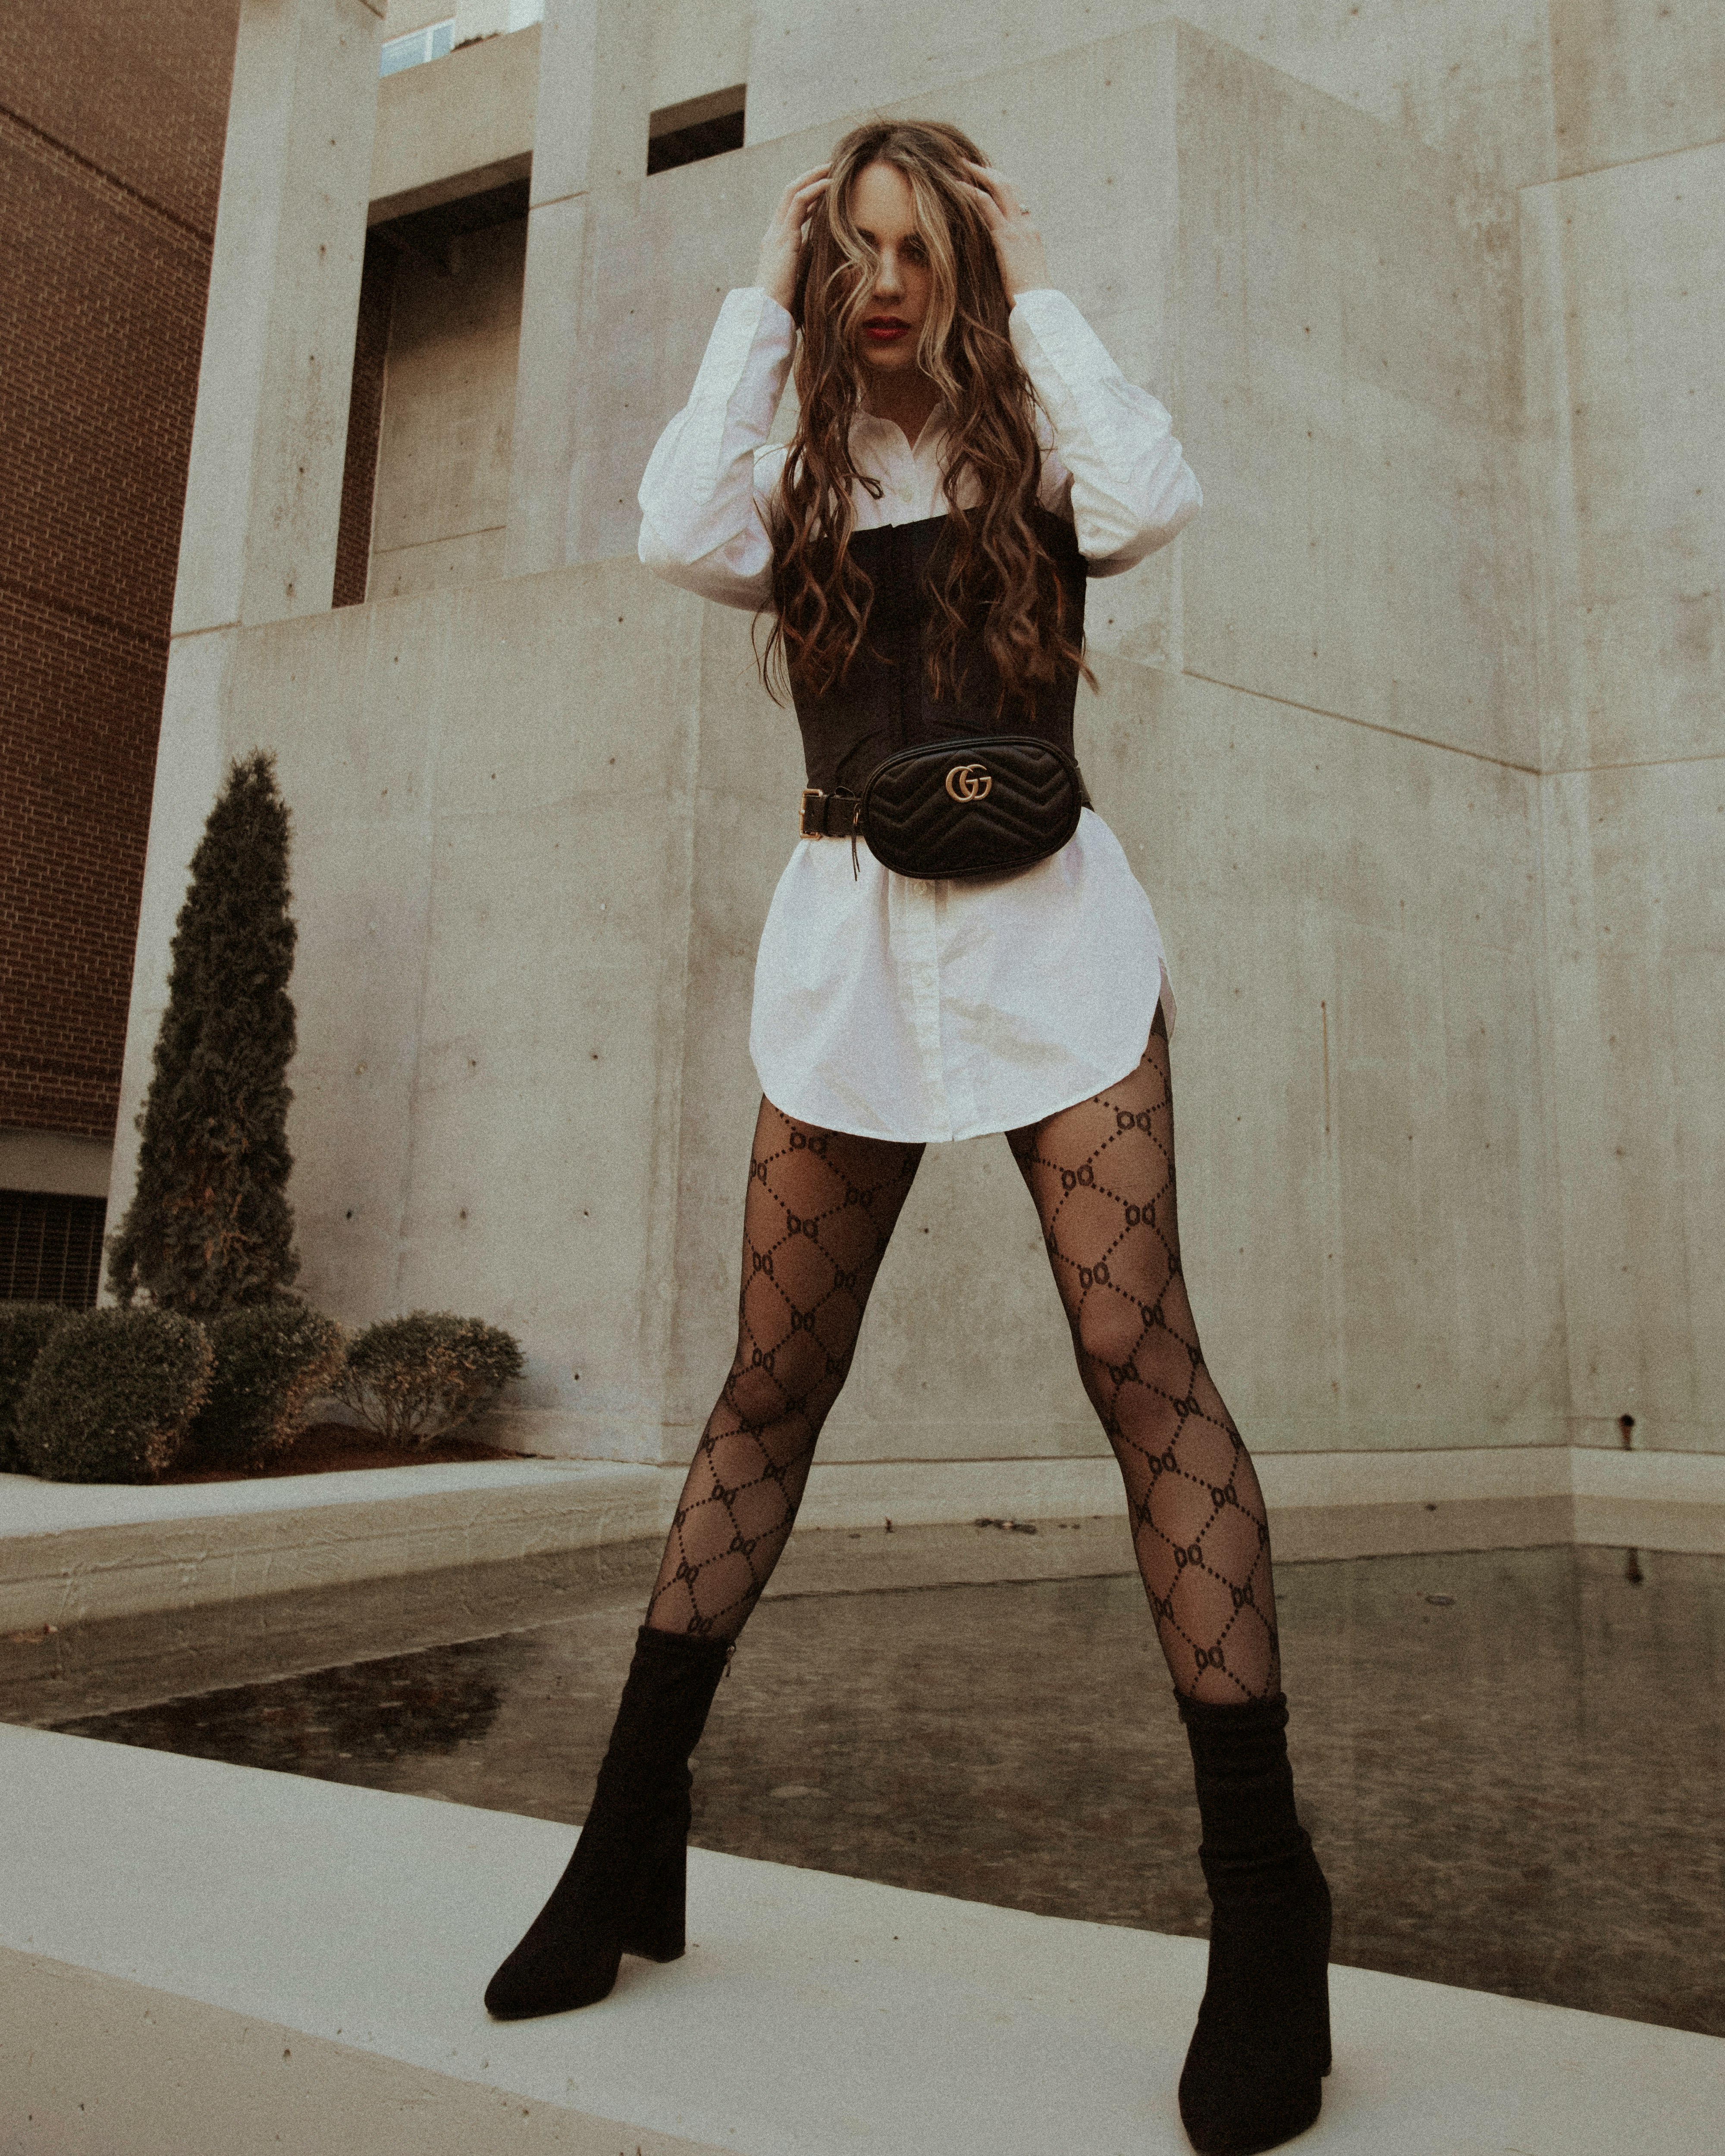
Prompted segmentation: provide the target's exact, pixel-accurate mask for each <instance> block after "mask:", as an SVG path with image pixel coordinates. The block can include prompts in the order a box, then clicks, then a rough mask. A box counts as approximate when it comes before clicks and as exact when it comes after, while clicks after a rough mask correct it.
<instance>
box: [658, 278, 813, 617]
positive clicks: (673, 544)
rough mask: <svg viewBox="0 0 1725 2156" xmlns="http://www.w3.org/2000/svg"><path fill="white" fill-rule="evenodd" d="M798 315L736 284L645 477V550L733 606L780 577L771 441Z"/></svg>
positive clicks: (678, 579)
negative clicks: (772, 521) (772, 522)
mask: <svg viewBox="0 0 1725 2156" xmlns="http://www.w3.org/2000/svg"><path fill="white" fill-rule="evenodd" d="M795 336H796V329H795V325H794V324H793V322H792V321H791V318H790V316H788V314H787V313H786V312H785V311H784V309H783V307H782V306H780V305H779V304H778V301H777V300H773V299H769V298H768V295H767V294H766V293H765V292H763V291H762V290H761V289H760V288H759V286H757V285H748V286H745V287H743V288H742V290H737V291H735V292H731V293H728V294H727V295H726V299H725V304H724V305H723V306H721V308H720V310H719V319H718V320H717V321H716V322H715V323H714V325H713V333H712V335H711V336H710V337H709V338H708V340H707V346H706V355H705V357H703V358H702V360H701V372H699V373H698V374H697V375H696V377H695V387H694V388H693V390H692V391H691V393H690V397H689V402H688V403H686V404H685V406H684V407H683V408H682V410H681V411H680V412H679V413H678V414H677V416H676V417H675V419H673V420H672V421H671V423H670V425H669V426H668V427H667V428H666V429H665V432H664V433H663V434H661V435H660V438H659V439H658V442H657V443H656V444H655V447H654V450H653V454H652V455H651V456H650V457H649V459H647V470H646V472H645V474H644V476H643V478H642V480H641V485H640V491H639V495H638V497H637V498H638V500H639V502H640V505H641V536H640V544H639V552H640V557H641V559H642V561H643V562H645V563H646V565H647V567H649V569H651V570H653V571H654V572H655V574H656V575H659V576H661V577H665V580H666V581H667V583H673V584H680V585H682V586H683V588H685V590H687V591H691V592H699V593H701V597H702V598H709V599H717V600H719V601H720V602H721V603H722V604H724V605H726V606H737V607H748V608H755V607H757V606H759V605H761V604H762V603H763V601H765V600H766V598H768V596H769V594H770V593H771V590H772V583H773V547H772V542H771V541H770V540H769V538H768V531H767V515H768V510H769V508H770V506H771V503H772V500H773V490H774V488H775V487H776V486H777V485H778V474H779V470H780V468H781V467H782V465H783V462H784V452H783V449H781V448H778V447H775V446H773V445H772V444H768V439H767V437H768V434H769V433H770V432H771V430H772V427H773V417H774V415H775V413H777V412H778V400H779V398H780V397H781V396H782V395H783V391H784V384H785V377H786V375H787V374H788V372H789V370H790V363H791V346H792V344H793V341H794V338H795Z"/></svg>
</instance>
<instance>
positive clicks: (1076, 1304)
mask: <svg viewBox="0 0 1725 2156" xmlns="http://www.w3.org/2000/svg"><path fill="white" fill-rule="evenodd" d="M1010 1142H1011V1146H1012V1150H1013V1155H1014V1158H1015V1159H1016V1160H1017V1162H1018V1164H1019V1171H1020V1173H1022V1174H1023V1176H1024V1181H1025V1183H1027V1184H1028V1185H1029V1190H1030V1194H1031V1196H1032V1197H1033V1198H1034V1199H1035V1201H1036V1209H1037V1212H1038V1214H1040V1218H1041V1221H1042V1232H1043V1240H1044V1242H1045V1245H1046V1246H1047V1250H1048V1255H1049V1260H1050V1264H1051V1265H1053V1267H1054V1271H1055V1281H1056V1283H1057V1285H1058V1286H1059V1288H1060V1299H1061V1301H1063V1303H1064V1304H1065V1310H1066V1317H1067V1322H1069V1323H1070V1326H1071V1328H1072V1340H1073V1345H1074V1346H1075V1347H1076V1349H1077V1352H1078V1367H1079V1373H1080V1375H1081V1377H1082V1378H1083V1380H1084V1385H1085V1389H1086V1392H1087V1393H1088V1394H1089V1395H1090V1398H1091V1404H1093V1405H1094V1407H1095V1409H1096V1413H1097V1414H1098V1415H1099V1416H1101V1422H1102V1427H1103V1429H1104V1430H1106V1432H1107V1434H1108V1441H1109V1443H1110V1444H1111V1445H1112V1447H1113V1449H1114V1456H1115V1458H1116V1459H1117V1460H1118V1462H1119V1463H1120V1470H1121V1473H1122V1476H1124V1478H1125V1481H1126V1491H1127V1507H1128V1509H1129V1511H1130V1513H1131V1517H1132V1542H1133V1546H1134V1548H1135V1550H1136V1552H1137V1560H1138V1570H1139V1572H1140V1573H1141V1574H1142V1578H1143V1581H1144V1587H1145V1591H1146V1593H1147V1594H1148V1596H1149V1598H1150V1606H1151V1608H1152V1609H1153V1611H1154V1613H1155V1617H1156V1628H1157V1630H1158V1634H1159V1635H1161V1640H1162V1645H1163V1653H1164V1654H1165V1655H1167V1657H1168V1667H1169V1669H1170V1670H1171V1671H1173V1678H1174V1682H1175V1685H1176V1686H1177V1687H1178V1689H1179V1690H1180V1691H1183V1692H1185V1693H1187V1694H1188V1695H1189V1696H1190V1697H1193V1698H1195V1699H1202V1700H1208V1701H1211V1702H1218V1703H1225V1702H1228V1701H1230V1700H1242V1699H1264V1698H1268V1697H1271V1696H1272V1695H1273V1694H1274V1693H1276V1692H1277V1691H1280V1690H1281V1665H1280V1658H1279V1655H1278V1651H1277V1645H1276V1595H1275V1590H1274V1588H1273V1586H1272V1584H1271V1568H1270V1526H1269V1521H1268V1518H1267V1517H1266V1512H1265V1509H1264V1498H1263V1493H1262V1491H1260V1489H1259V1486H1258V1478H1257V1475H1256V1473H1255V1471H1254V1469H1253V1467H1252V1463H1251V1460H1250V1457H1249V1455H1247V1452H1246V1450H1245V1445H1243V1444H1242V1443H1241V1442H1240V1432H1239V1431H1238V1430H1236V1429H1235V1424H1234V1418H1233V1417H1232V1416H1231V1415H1230V1414H1229V1412H1228V1409H1227V1408H1226V1407H1225V1406H1224V1404H1223V1401H1222V1396H1221V1394H1219V1392H1218V1391H1217V1390H1216V1388H1215V1385H1214V1382H1213V1381H1212V1379H1211V1377H1210V1374H1209V1371H1208V1370H1207V1369H1206V1368H1205V1367H1204V1355H1203V1351H1202V1349H1201V1348H1200V1347H1199V1338H1198V1330H1197V1327H1196V1326H1195V1324H1194V1322H1193V1317H1192V1306H1191V1303H1190V1301H1189V1300H1188V1298H1187V1294H1186V1283H1185V1281H1184V1279H1183V1277H1182V1275H1181V1271H1180V1238H1179V1229H1178V1221H1177V1217H1176V1212H1175V1205H1174V1137H1173V1091H1172V1088H1171V1086H1170V1083H1169V1074H1168V1036H1167V1034H1166V1032H1165V1031H1164V1029H1163V1022H1162V1018H1161V1014H1160V1013H1158V1016H1157V1022H1156V1029H1155V1030H1154V1031H1153V1033H1152V1034H1151V1037H1150V1044H1149V1047H1148V1049H1147V1051H1146V1054H1145V1056H1144V1060H1143V1061H1142V1063H1141V1064H1139V1065H1138V1067H1137V1070H1134V1071H1132V1073H1131V1074H1130V1075H1128V1076H1127V1077H1126V1078H1123V1079H1122V1081H1121V1082H1120V1083H1119V1084H1118V1085H1117V1086H1110V1087H1109V1088H1108V1090H1107V1091H1106V1092H1103V1093H1099V1094H1098V1095H1097V1096H1096V1098H1095V1099H1094V1100H1091V1101H1083V1102H1081V1104H1080V1105H1079V1106H1077V1107H1076V1108H1066V1109H1063V1110H1062V1111H1060V1113H1059V1114H1058V1115H1055V1116H1050V1117H1049V1118H1048V1119H1047V1121H1046V1122H1042V1123H1040V1124H1037V1125H1035V1126H1034V1127H1032V1128H1030V1129H1028V1130H1022V1131H1014V1132H1011V1133H1010Z"/></svg>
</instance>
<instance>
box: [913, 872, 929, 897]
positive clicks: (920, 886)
mask: <svg viewBox="0 0 1725 2156" xmlns="http://www.w3.org/2000/svg"><path fill="white" fill-rule="evenodd" d="M927 889H928V885H927V884H926V883H924V882H923V880H922V878H921V877H920V876H919V877H918V878H917V879H916V882H915V883H913V884H912V885H911V890H912V891H922V892H924V893H927Z"/></svg>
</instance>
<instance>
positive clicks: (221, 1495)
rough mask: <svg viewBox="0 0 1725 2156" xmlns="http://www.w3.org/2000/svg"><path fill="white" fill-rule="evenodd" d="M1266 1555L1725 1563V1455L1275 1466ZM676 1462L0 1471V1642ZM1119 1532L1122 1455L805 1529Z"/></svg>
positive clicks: (459, 1540)
mask: <svg viewBox="0 0 1725 2156" xmlns="http://www.w3.org/2000/svg"><path fill="white" fill-rule="evenodd" d="M1258 1467H1259V1471H1260V1475H1261V1476H1262V1479H1263V1483H1264V1490H1265V1494H1266V1497H1267V1499H1268V1501H1269V1503H1270V1507H1271V1520H1272V1523H1273V1525H1274V1527H1275V1531H1276V1554H1277V1556H1278V1557H1280V1558H1282V1559H1283V1560H1284V1561H1285V1562H1294V1563H1298V1562H1300V1561H1301V1560H1302V1559H1312V1558H1350V1557H1377V1556H1390V1555H1405V1554H1412V1553H1418V1552H1421V1551H1428V1550H1461V1549H1531V1548H1540V1547H1543V1546H1547V1545H1550V1544H1553V1543H1571V1542H1574V1543H1600V1544H1607V1545H1615V1546H1619V1547H1623V1546H1634V1547H1637V1548H1643V1549H1664V1550H1688V1551H1698V1552H1710V1553H1725V1457H1716V1456H1713V1455H1701V1454H1692V1453H1627V1452H1614V1451H1603V1450H1588V1449H1581V1448H1571V1447H1567V1446H1546V1447H1507V1448H1500V1447H1491V1446H1478V1447H1475V1448H1472V1449H1466V1448H1458V1449H1455V1450H1445V1451H1435V1452H1424V1453H1369V1452H1368V1453H1303V1454H1301V1453H1281V1454H1266V1455H1263V1456H1262V1457H1260V1460H1259V1461H1258ZM681 1484H682V1470H681V1469H680V1468H671V1467H648V1466H630V1465H627V1464H624V1463H623V1462H621V1461H616V1460H527V1459H522V1460H475V1461H461V1462H455V1463H450V1464H445V1465H439V1466H401V1467H387V1468H373V1469H370V1470H367V1471H360V1472H357V1473H352V1474H332V1475H298V1476H272V1477H270V1478H268V1479H266V1480H262V1481H252V1482H206V1483H170V1484H166V1485H163V1486H159V1487H153V1488H151V1487H145V1488H135V1487H131V1486H125V1485H120V1484H82V1483H67V1482H40V1481H36V1480H35V1479H34V1478H33V1477H31V1476H23V1475H0V1637H3V1636H5V1635H8V1634H15V1633H20V1632H24V1631H28V1630H35V1631H40V1630H42V1629H43V1627H44V1626H45V1625H53V1626H58V1627H61V1628H64V1627H65V1626H67V1625H79V1624H88V1623H91V1622H95V1621H100V1620H105V1619H112V1618H123V1617H128V1616H133V1615H137V1614H141V1613H143V1612H145V1611H151V1610H155V1611H168V1610H178V1611H192V1610H198V1609H206V1608H209V1607H212V1606H213V1605H216V1604H222V1603H227V1602H235V1601H244V1600H247V1599H252V1598H255V1597H259V1596H265V1595H273V1594H284V1593H287V1592H303V1591H306V1590H310V1589H321V1588H327V1587H340V1586H347V1585H351V1584H354V1583H355V1582H357V1581H362V1580H367V1579H386V1578H404V1577H406V1576H408V1575H409V1574H412V1573H437V1572H444V1571H447V1570H449V1569H450V1568H454V1567H476V1566H482V1565H486V1564H495V1563H506V1562H510V1561H512V1560H515V1559H518V1558H531V1557H536V1556H542V1555H544V1554H546V1553H550V1552H554V1551H568V1550H577V1549H588V1548H595V1547H597V1546H598V1545H600V1544H602V1543H625V1542H631V1541H634V1540H636V1539H638V1538H642V1537H644V1538H648V1539H652V1538H654V1537H660V1536H662V1535H663V1534H664V1532H665V1527H666V1526H667V1525H668V1524H669V1522H670V1516H671V1512H672V1509H673V1507H675V1502H676V1496H677V1491H678V1490H679V1489H680V1487H681ZM982 1516H987V1517H1010V1518H1015V1519H1019V1520H1055V1519H1076V1518H1087V1519H1120V1518H1122V1517H1123V1510H1122V1504H1121V1499H1120V1485H1119V1476H1118V1474H1117V1471H1116V1469H1115V1466H1114V1463H1113V1461H1112V1460H1110V1459H1107V1458H1106V1457H1104V1458H1084V1459H1073V1460H946V1461H928V1460H911V1461H902V1460H901V1461H884V1462H870V1463H856V1464H827V1463H817V1465H816V1466H815V1468H814V1473H813V1474H812V1475H811V1476H810V1478H809V1489H808V1492H807V1495H806V1496H805V1497H804V1500H803V1507H802V1510H801V1512H800V1514H799V1517H798V1531H799V1533H801V1532H807V1531H819V1530H822V1529H827V1530H843V1531H846V1532H850V1531H852V1530H858V1531H862V1530H871V1529H879V1528H880V1527H881V1526H882V1524H883V1522H885V1521H886V1520H887V1519H889V1518H891V1519H893V1520H895V1521H896V1523H897V1524H898V1525H899V1526H900V1527H913V1526H917V1525H925V1526H926V1525H934V1524H937V1523H950V1522H958V1521H968V1520H973V1519H975V1518H977V1517H982Z"/></svg>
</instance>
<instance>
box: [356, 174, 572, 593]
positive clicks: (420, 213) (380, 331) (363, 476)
mask: <svg viewBox="0 0 1725 2156" xmlns="http://www.w3.org/2000/svg"><path fill="white" fill-rule="evenodd" d="M530 186H531V178H530V177H528V176H523V177H521V178H519V179H514V180H506V181H505V182H504V183H503V184H502V186H501V187H486V188H485V189H484V190H483V191H482V192H481V193H478V194H471V195H458V196H456V197H455V198H454V200H453V201H451V202H444V203H435V204H434V205H433V206H432V207H431V208H429V209H416V210H409V211H408V212H407V213H406V214H405V215H404V216H402V217H392V218H384V219H383V220H382V223H377V224H374V225H373V226H372V228H371V229H370V230H369V231H368V232H367V234H366V255H365V269H364V271H363V273H362V275H361V278H360V286H359V321H358V325H357V328H356V331H355V333H354V339H353V388H352V393H351V395H350V397H349V398H348V403H347V461H346V463H345V464H344V465H343V466H342V468H341V523H340V526H339V527H338V531H337V536H336V588H335V595H334V600H333V603H334V604H335V605H336V606H338V607H341V606H358V605H361V604H362V603H363V601H364V598H365V595H366V588H367V583H368V581H369V579H370V576H371V567H372V507H373V504H374V503H375V501H376V499H377V451H378V448H379V445H380V444H381V442H382V433H383V381H384V373H385V370H386V367H387V365H388V358H389V323H390V316H391V313H392V311H393V307H394V304H395V273H396V269H397V266H398V264H399V263H400V261H401V259H402V257H403V255H411V256H413V258H414V259H415V260H417V261H420V262H426V263H429V264H431V266H432V267H433V268H434V269H436V270H437V271H438V273H439V275H442V276H444V277H450V276H453V275H454V274H455V259H456V249H457V247H458V245H459V242H460V240H461V239H462V236H463V235H464V234H467V233H472V232H486V231H489V230H490V228H492V227H493V226H494V225H499V224H511V223H514V222H515V221H516V219H517V218H524V217H526V214H527V194H528V189H529V187H530Z"/></svg>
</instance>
